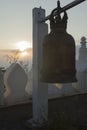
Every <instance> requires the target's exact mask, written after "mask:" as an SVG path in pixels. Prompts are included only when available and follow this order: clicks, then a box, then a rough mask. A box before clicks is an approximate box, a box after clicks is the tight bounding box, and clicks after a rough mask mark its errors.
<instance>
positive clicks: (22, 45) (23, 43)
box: [16, 41, 32, 52]
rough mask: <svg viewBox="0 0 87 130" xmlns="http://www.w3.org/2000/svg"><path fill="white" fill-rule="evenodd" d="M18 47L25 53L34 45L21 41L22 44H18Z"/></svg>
mask: <svg viewBox="0 0 87 130" xmlns="http://www.w3.org/2000/svg"><path fill="white" fill-rule="evenodd" d="M16 47H17V49H18V50H20V51H21V52H24V51H26V49H28V48H31V47H32V45H31V43H29V42H28V41H20V42H17V43H16Z"/></svg>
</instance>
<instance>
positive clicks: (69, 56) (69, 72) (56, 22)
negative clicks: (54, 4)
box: [40, 12, 77, 83]
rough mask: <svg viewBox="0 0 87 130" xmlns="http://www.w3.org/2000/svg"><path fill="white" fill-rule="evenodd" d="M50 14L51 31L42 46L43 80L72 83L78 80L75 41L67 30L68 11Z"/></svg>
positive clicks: (41, 78)
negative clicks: (62, 13) (54, 14)
mask: <svg viewBox="0 0 87 130" xmlns="http://www.w3.org/2000/svg"><path fill="white" fill-rule="evenodd" d="M53 13H54V12H52V13H51V16H50V28H51V32H50V33H49V34H48V35H46V36H45V38H44V41H43V46H42V62H41V71H40V72H41V77H40V80H41V82H47V83H70V82H76V81H77V79H76V77H75V75H76V69H75V41H74V39H73V37H72V36H71V35H70V34H68V33H67V32H66V27H67V19H68V18H67V13H66V12H64V16H63V17H62V18H61V15H60V14H59V13H58V12H57V15H56V16H55V17H54V16H53Z"/></svg>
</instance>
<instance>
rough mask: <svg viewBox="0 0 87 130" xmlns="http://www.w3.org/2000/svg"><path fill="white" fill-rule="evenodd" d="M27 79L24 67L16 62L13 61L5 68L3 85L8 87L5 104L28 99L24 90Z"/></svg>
mask: <svg viewBox="0 0 87 130" xmlns="http://www.w3.org/2000/svg"><path fill="white" fill-rule="evenodd" d="M27 80H28V78H27V75H26V73H25V71H24V69H23V68H22V67H21V66H20V65H19V64H18V63H13V64H12V65H11V66H10V67H9V68H8V69H7V71H6V72H5V75H4V83H5V87H6V89H8V91H7V94H6V100H5V103H6V104H8V105H11V104H17V103H20V102H23V101H26V99H27V100H28V95H27V93H26V91H25V87H26V84H27Z"/></svg>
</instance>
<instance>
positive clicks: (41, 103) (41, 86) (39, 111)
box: [32, 8, 48, 126]
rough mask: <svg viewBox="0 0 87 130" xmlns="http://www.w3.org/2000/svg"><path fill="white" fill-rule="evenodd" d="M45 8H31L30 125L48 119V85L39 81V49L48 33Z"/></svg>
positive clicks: (38, 123) (41, 123)
mask: <svg viewBox="0 0 87 130" xmlns="http://www.w3.org/2000/svg"><path fill="white" fill-rule="evenodd" d="M44 17H45V10H44V9H41V8H34V9H33V120H32V125H34V126H35V125H36V126H41V125H43V124H44V123H45V122H47V120H48V85H47V84H45V83H41V82H40V65H41V50H42V42H43V38H44V36H45V35H46V34H47V33H48V26H47V24H46V23H40V22H39V20H41V19H42V18H44Z"/></svg>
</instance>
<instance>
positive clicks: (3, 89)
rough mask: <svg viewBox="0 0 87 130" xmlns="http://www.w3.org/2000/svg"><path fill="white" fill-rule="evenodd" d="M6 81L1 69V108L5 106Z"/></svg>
mask: <svg viewBox="0 0 87 130" xmlns="http://www.w3.org/2000/svg"><path fill="white" fill-rule="evenodd" d="M4 91H5V88H4V79H3V72H2V70H1V69H0V106H2V105H4Z"/></svg>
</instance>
